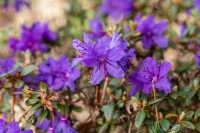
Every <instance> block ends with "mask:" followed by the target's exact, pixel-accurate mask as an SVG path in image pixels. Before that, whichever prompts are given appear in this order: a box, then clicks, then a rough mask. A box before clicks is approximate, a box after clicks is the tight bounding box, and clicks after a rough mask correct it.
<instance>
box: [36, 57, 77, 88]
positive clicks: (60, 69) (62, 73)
mask: <svg viewBox="0 0 200 133" xmlns="http://www.w3.org/2000/svg"><path fill="white" fill-rule="evenodd" d="M39 72H40V74H39V76H38V79H39V80H40V81H42V82H45V83H46V84H47V85H48V86H49V87H50V88H52V89H53V90H54V91H56V90H59V89H63V90H64V89H66V87H69V88H70V90H71V91H74V89H75V84H74V81H75V80H76V79H77V78H78V77H79V76H80V71H79V70H77V69H76V68H74V67H71V65H70V63H69V60H68V58H67V57H64V56H62V57H60V58H59V59H58V60H54V59H53V58H52V57H49V58H48V59H47V61H46V62H45V63H44V64H42V65H40V66H39Z"/></svg>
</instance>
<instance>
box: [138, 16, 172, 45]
mask: <svg viewBox="0 0 200 133" xmlns="http://www.w3.org/2000/svg"><path fill="white" fill-rule="evenodd" d="M140 17H141V16H140ZM136 22H138V27H137V30H138V31H140V33H141V37H142V44H143V47H144V48H145V49H149V48H150V47H151V46H152V45H154V44H156V45H157V46H158V47H160V48H165V47H166V46H167V43H168V41H167V39H166V38H165V36H164V35H163V32H164V31H165V30H166V29H167V22H165V21H160V22H158V23H156V22H155V20H154V17H153V16H149V17H147V18H146V19H145V20H141V19H139V18H137V19H136Z"/></svg>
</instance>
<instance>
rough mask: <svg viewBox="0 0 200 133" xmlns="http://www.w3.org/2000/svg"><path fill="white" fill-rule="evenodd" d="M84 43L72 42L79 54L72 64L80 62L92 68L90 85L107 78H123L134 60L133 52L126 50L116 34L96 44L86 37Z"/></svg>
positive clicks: (124, 43) (125, 46) (123, 42)
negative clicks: (108, 76)
mask: <svg viewBox="0 0 200 133" xmlns="http://www.w3.org/2000/svg"><path fill="white" fill-rule="evenodd" d="M84 40H85V42H84V43H82V42H80V41H79V40H74V41H73V46H74V48H75V49H76V50H77V51H78V52H79V53H80V56H79V57H77V58H75V59H74V61H73V64H74V65H76V64H77V63H78V62H80V61H81V62H82V64H83V65H85V66H87V67H91V68H93V70H92V73H91V78H90V80H91V84H92V85H95V84H100V82H101V81H102V80H103V79H104V78H105V77H106V76H107V75H111V76H113V77H114V78H123V77H124V75H125V74H124V72H125V71H126V70H127V64H128V63H129V62H130V60H132V59H133V58H134V56H135V55H134V50H133V49H130V50H128V49H127V44H126V42H125V41H122V40H121V39H120V36H119V35H118V34H117V33H113V36H112V37H110V36H105V37H103V38H101V39H99V40H98V41H97V42H94V43H91V42H90V41H89V39H88V38H87V36H85V38H84Z"/></svg>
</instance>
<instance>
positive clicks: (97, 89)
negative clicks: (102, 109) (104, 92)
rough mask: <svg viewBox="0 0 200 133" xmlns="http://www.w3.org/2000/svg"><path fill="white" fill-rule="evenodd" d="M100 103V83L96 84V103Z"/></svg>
mask: <svg viewBox="0 0 200 133" xmlns="http://www.w3.org/2000/svg"><path fill="white" fill-rule="evenodd" d="M98 103H99V85H96V86H95V104H96V106H97V104H98Z"/></svg>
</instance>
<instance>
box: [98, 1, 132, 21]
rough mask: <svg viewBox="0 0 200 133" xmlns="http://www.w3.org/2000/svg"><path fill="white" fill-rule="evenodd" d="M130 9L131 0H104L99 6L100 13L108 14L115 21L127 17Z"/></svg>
mask: <svg viewBox="0 0 200 133" xmlns="http://www.w3.org/2000/svg"><path fill="white" fill-rule="evenodd" d="M132 10H133V2H132V1H131V0H104V1H103V3H102V5H101V6H100V7H99V11H100V12H101V13H103V14H108V15H109V16H110V17H111V18H112V19H113V20H115V21H117V20H119V19H121V18H125V17H127V16H128V15H129V13H130V12H131V11H132Z"/></svg>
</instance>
